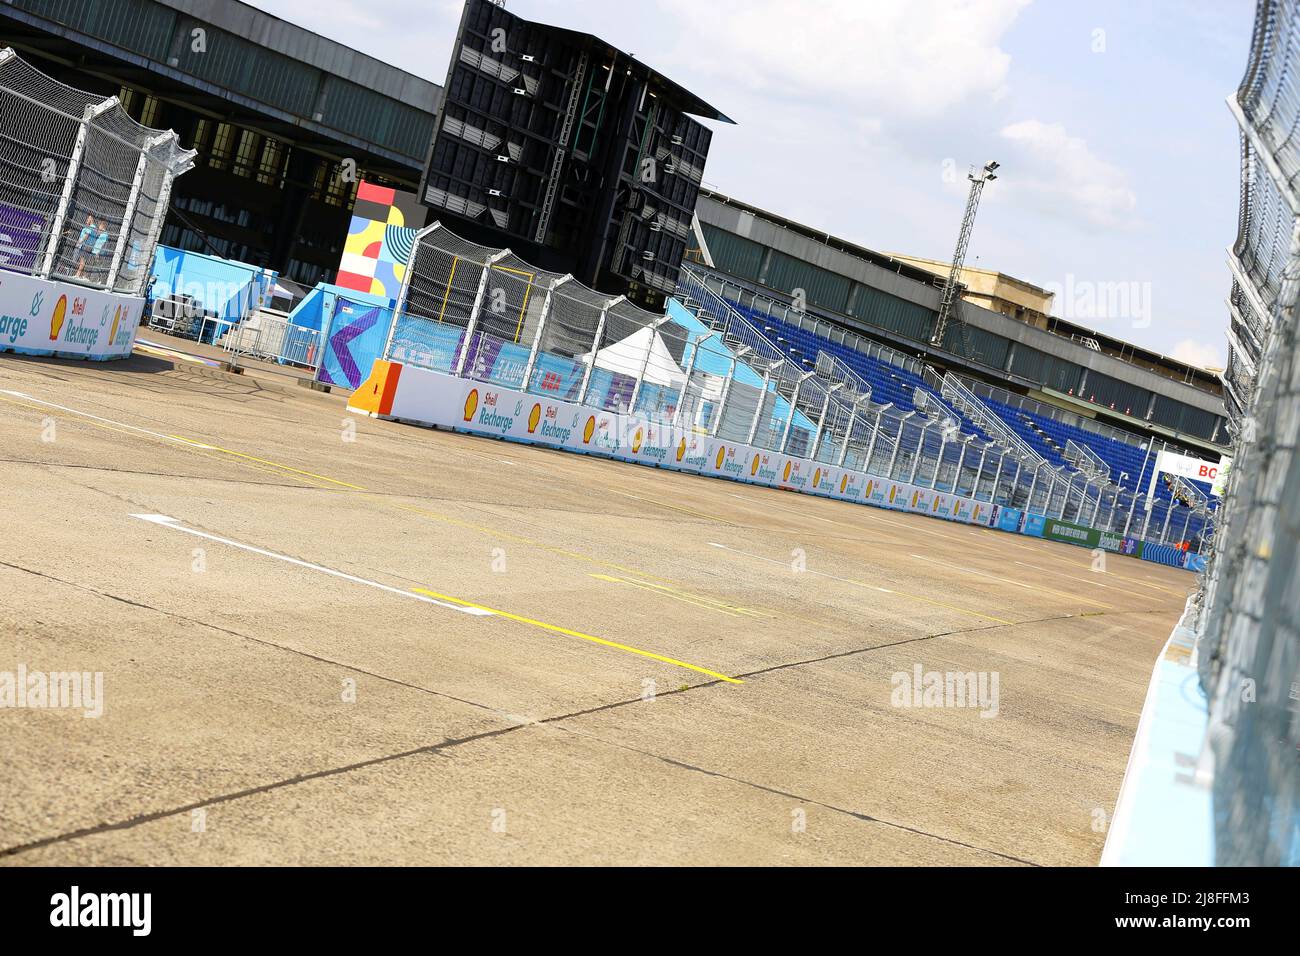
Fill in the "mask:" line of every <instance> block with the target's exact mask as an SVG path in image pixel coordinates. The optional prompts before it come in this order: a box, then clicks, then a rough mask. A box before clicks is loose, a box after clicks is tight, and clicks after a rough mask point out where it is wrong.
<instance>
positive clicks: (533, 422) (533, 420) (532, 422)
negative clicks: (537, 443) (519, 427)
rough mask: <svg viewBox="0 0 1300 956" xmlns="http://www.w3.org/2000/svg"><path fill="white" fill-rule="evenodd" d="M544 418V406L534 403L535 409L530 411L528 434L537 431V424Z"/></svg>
mask: <svg viewBox="0 0 1300 956" xmlns="http://www.w3.org/2000/svg"><path fill="white" fill-rule="evenodd" d="M541 420H542V406H541V405H534V406H533V410H532V411H531V412H529V413H528V434H530V435H531V434H532V433H533V432H535V431H537V425H538V423H539V422H541Z"/></svg>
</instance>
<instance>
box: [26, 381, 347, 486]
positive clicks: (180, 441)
mask: <svg viewBox="0 0 1300 956" xmlns="http://www.w3.org/2000/svg"><path fill="white" fill-rule="evenodd" d="M32 401H34V402H40V404H36V405H33V404H30V403H29V402H21V401H15V400H14V399H11V398H5V397H3V396H0V402H5V403H6V404H9V405H16V406H18V407H19V408H26V409H29V410H31V411H34V412H45V411H48V410H49V409H51V408H54V409H58V410H59V411H62V412H67V413H69V414H71V415H75V416H77V420H78V421H80V422H81V423H83V424H86V425H90V426H92V427H94V428H99V429H101V430H103V431H107V432H116V433H117V434H119V435H144V436H145V437H147V438H154V439H157V440H158V441H162V442H167V443H169V444H174V445H179V446H180V447H182V448H185V449H187V450H189V451H193V452H197V453H198V454H200V455H202V456H203V457H204V458H208V459H210V460H212V461H222V460H223V459H222V458H221V455H222V454H225V455H234V456H235V457H238V458H243V459H246V460H245V461H239V462H236V464H241V465H244V466H245V467H247V468H252V469H253V470H255V471H260V472H262V473H264V474H268V475H276V476H279V477H286V473H288V477H292V478H295V479H296V480H298V481H301V482H302V483H303V484H305V485H308V486H309V487H312V488H324V487H325V486H324V485H320V484H317V482H316V481H313V480H309V479H319V480H320V481H327V482H330V483H332V484H336V485H343V484H344V483H343V482H338V481H335V480H334V479H333V478H326V477H325V476H324V475H312V474H311V472H305V471H298V470H297V469H294V468H290V467H289V466H288V465H281V464H278V463H276V462H273V461H267V460H266V459H264V458H254V457H252V456H251V455H240V454H239V453H238V452H233V451H228V450H226V449H224V448H218V447H217V446H215V445H208V444H206V443H204V442H198V441H192V440H191V439H188V438H181V437H179V436H177V435H164V434H162V433H161V432H154V431H149V430H148V429H147V428H138V427H136V426H135V425H127V424H125V423H124V422H115V421H113V420H112V419H109V418H100V417H99V416H98V415H92V414H90V413H89V412H82V411H77V410H76V409H73V408H68V407H66V406H64V405H55V404H54V403H52V402H45V401H42V400H41V399H32ZM346 487H350V488H355V489H356V490H358V491H362V490H364V489H361V488H357V487H356V486H355V485H350V486H346Z"/></svg>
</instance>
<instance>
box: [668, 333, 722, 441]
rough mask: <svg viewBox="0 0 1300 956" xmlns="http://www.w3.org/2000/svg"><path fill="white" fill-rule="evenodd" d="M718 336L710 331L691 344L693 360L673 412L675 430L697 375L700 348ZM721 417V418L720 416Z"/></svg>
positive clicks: (688, 366)
mask: <svg viewBox="0 0 1300 956" xmlns="http://www.w3.org/2000/svg"><path fill="white" fill-rule="evenodd" d="M717 334H718V333H717V332H714V331H713V330H711V329H710V330H709V331H707V332H705V333H704V334H703V335H701V336H700V337H699V338H698V339H696V340H695V341H694V342H692V343H691V359H690V361H689V362H687V363H686V384H685V385H683V386H682V396H681V398H679V399H678V400H677V410H676V411H675V412H673V420H672V425H673V427H674V428H675V427H676V426H677V424H678V422H680V421H681V419H682V412H683V411H684V410H685V408H686V396H687V394H688V393H689V392H690V390H691V376H692V375H694V374H695V360H696V358H697V357H699V354H700V346H701V345H703V344H704V343H705V342H707V341H708V340H709V339H711V338H713V337H714V336H715V335H717ZM731 368H732V371H735V368H736V364H735V362H734V360H733V362H732V364H731ZM719 417H721V416H720V415H719Z"/></svg>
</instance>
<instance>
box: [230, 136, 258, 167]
mask: <svg viewBox="0 0 1300 956" xmlns="http://www.w3.org/2000/svg"><path fill="white" fill-rule="evenodd" d="M261 145H262V137H260V136H258V135H257V134H256V133H254V132H253V131H252V130H248V129H246V130H244V131H243V132H242V133H241V134H240V136H239V149H238V151H237V152H236V153H235V166H234V169H233V170H232V172H233V173H234V174H235V175H236V176H252V175H253V172H254V171H255V170H256V168H257V157H258V153H259V152H260V151H261Z"/></svg>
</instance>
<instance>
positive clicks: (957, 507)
mask: <svg viewBox="0 0 1300 956" xmlns="http://www.w3.org/2000/svg"><path fill="white" fill-rule="evenodd" d="M960 509H961V502H960V501H954V502H953V503H952V513H953V514H956V513H957V512H958V511H959V510H960Z"/></svg>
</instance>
